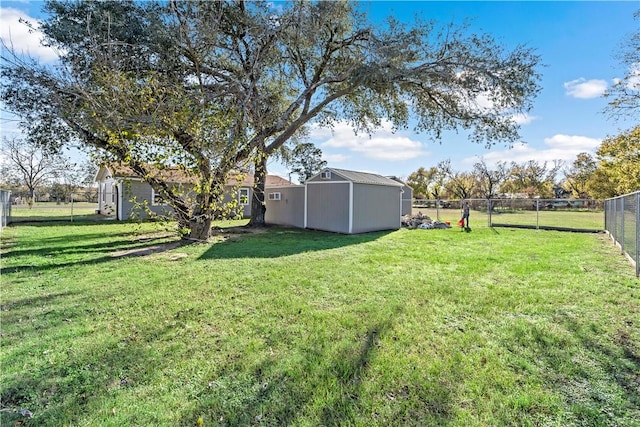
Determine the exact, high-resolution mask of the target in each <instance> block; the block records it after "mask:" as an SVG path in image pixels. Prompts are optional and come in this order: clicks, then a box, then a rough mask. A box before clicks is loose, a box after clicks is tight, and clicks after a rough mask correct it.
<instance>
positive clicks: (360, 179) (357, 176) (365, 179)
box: [323, 168, 403, 187]
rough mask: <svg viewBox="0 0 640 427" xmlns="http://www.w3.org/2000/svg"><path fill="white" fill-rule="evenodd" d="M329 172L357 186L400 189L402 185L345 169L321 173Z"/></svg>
mask: <svg viewBox="0 0 640 427" xmlns="http://www.w3.org/2000/svg"><path fill="white" fill-rule="evenodd" d="M327 170H329V171H331V172H333V173H335V174H336V175H339V176H341V177H343V178H344V179H346V180H348V181H352V182H354V183H357V184H375V185H389V186H393V187H402V185H403V184H401V183H399V182H397V181H394V180H393V179H390V178H387V177H385V176H382V175H378V174H375V173H368V172H358V171H351V170H347V169H336V168H325V169H323V171H327Z"/></svg>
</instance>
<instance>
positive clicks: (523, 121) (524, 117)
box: [511, 113, 538, 125]
mask: <svg viewBox="0 0 640 427" xmlns="http://www.w3.org/2000/svg"><path fill="white" fill-rule="evenodd" d="M537 119H538V117H536V116H532V115H529V114H526V113H525V114H514V115H513V116H512V117H511V120H513V121H514V122H515V123H516V124H519V125H528V124H529V123H531V122H532V121H534V120H537Z"/></svg>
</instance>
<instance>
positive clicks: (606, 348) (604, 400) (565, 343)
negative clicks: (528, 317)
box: [505, 314, 640, 426]
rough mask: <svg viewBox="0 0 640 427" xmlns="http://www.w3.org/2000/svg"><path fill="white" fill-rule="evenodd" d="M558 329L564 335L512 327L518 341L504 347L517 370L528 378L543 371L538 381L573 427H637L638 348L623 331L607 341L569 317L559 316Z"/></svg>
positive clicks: (544, 329) (594, 328)
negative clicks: (558, 401) (559, 404)
mask: <svg viewBox="0 0 640 427" xmlns="http://www.w3.org/2000/svg"><path fill="white" fill-rule="evenodd" d="M554 323H555V324H556V325H559V326H560V329H558V328H557V327H556V328H549V327H548V326H544V325H536V324H531V323H526V324H525V323H519V324H518V325H514V326H513V336H514V337H515V339H513V340H512V341H510V342H509V343H507V344H506V345H505V347H506V348H509V350H510V354H511V355H515V356H517V357H518V359H517V360H518V361H517V362H515V365H516V366H518V368H517V369H522V370H523V371H525V372H524V373H525V374H527V371H528V370H534V371H538V370H539V371H540V373H539V374H538V373H535V374H534V375H538V376H540V377H541V378H544V379H545V386H546V388H547V389H548V390H551V391H553V392H554V393H557V394H558V396H560V397H561V399H562V400H563V401H564V408H566V409H569V411H570V412H569V414H568V415H569V417H568V419H570V420H572V423H571V424H576V425H590V426H608V425H632V424H628V423H629V422H630V421H631V420H640V353H639V352H640V349H639V348H638V347H637V343H634V342H633V341H632V340H631V339H630V337H629V335H628V334H627V333H626V332H625V331H624V330H623V329H618V330H617V331H616V332H615V334H614V336H607V334H603V331H602V330H599V328H598V327H597V326H595V325H594V324H587V323H584V322H581V321H580V319H578V318H575V317H573V316H570V315H567V314H559V315H557V316H556V317H555V318H554ZM554 331H555V332H554ZM559 331H564V332H559ZM540 374H541V375H540ZM566 409H565V411H566ZM633 425H635V424H633Z"/></svg>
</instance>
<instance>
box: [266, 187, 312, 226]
mask: <svg viewBox="0 0 640 427" xmlns="http://www.w3.org/2000/svg"><path fill="white" fill-rule="evenodd" d="M265 192H266V194H265V201H266V204H267V212H266V214H265V221H266V223H267V224H274V225H285V226H289V227H298V228H304V186H301V185H300V186H295V187H267V188H266V189H265ZM275 192H279V193H280V195H281V198H280V200H269V193H275Z"/></svg>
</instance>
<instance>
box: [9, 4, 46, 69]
mask: <svg viewBox="0 0 640 427" xmlns="http://www.w3.org/2000/svg"><path fill="white" fill-rule="evenodd" d="M20 19H23V20H26V21H29V22H31V23H33V24H34V25H35V26H36V28H37V20H36V19H34V18H32V17H30V16H29V15H27V14H26V13H24V12H22V11H20V10H18V9H14V8H10V7H3V8H0V38H2V41H3V43H4V44H5V45H6V46H8V47H9V48H12V49H13V50H15V52H16V53H17V54H28V55H31V56H33V57H36V58H38V59H40V60H41V61H42V62H47V63H51V62H54V61H56V60H57V59H58V55H57V54H56V52H55V50H54V49H52V48H50V47H45V46H42V45H41V44H40V40H42V39H43V37H44V35H43V34H42V32H40V31H38V30H37V29H36V30H34V31H31V32H30V31H29V27H27V26H26V25H25V24H23V23H21V22H20Z"/></svg>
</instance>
